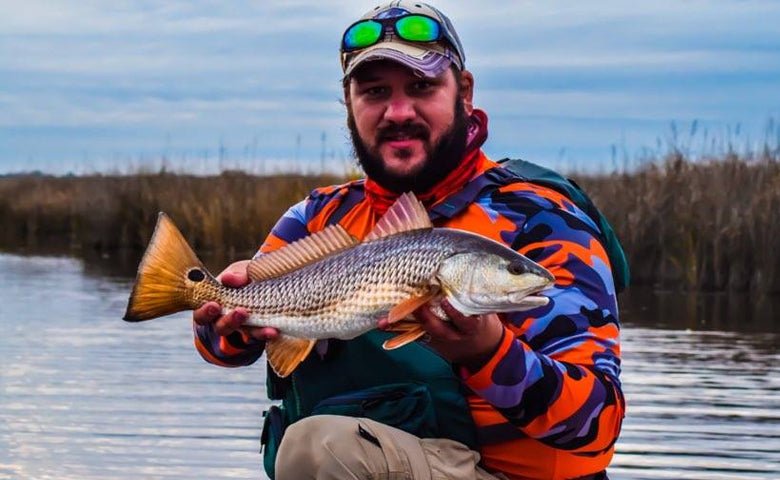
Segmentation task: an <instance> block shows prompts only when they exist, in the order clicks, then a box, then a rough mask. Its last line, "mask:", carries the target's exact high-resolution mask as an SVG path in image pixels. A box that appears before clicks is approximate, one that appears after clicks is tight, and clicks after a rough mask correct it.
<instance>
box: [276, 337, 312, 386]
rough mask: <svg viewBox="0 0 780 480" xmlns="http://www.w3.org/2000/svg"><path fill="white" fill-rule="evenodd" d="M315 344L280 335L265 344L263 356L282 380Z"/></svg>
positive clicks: (303, 339) (302, 339) (310, 341)
mask: <svg viewBox="0 0 780 480" xmlns="http://www.w3.org/2000/svg"><path fill="white" fill-rule="evenodd" d="M315 343H317V342H316V341H314V340H307V339H305V338H295V337H290V336H288V335H280V336H279V337H278V338H275V339H274V340H269V341H268V342H266V344H265V355H266V357H267V358H268V364H269V365H271V368H273V370H274V372H276V374H277V375H279V376H280V377H282V378H284V377H286V376H288V375H290V374H291V373H292V372H293V371H294V370H295V369H296V368H297V367H298V365H300V363H301V362H302V361H304V360H305V359H306V357H307V356H308V355H309V352H311V349H312V348H313V347H314V344H315Z"/></svg>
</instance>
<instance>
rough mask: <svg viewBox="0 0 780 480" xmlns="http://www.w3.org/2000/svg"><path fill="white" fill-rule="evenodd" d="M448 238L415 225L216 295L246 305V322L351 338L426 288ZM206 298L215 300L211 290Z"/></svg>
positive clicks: (230, 305) (228, 305)
mask: <svg viewBox="0 0 780 480" xmlns="http://www.w3.org/2000/svg"><path fill="white" fill-rule="evenodd" d="M450 237H451V235H447V232H446V231H441V232H438V231H437V232H433V231H410V232H404V233H400V234H396V235H393V236H391V237H387V238H383V239H380V240H375V241H371V242H367V243H362V244H359V245H357V246H356V247H355V248H352V249H350V250H347V251H344V252H340V253H338V254H335V255H332V256H330V257H328V258H325V259H323V260H321V261H319V262H316V263H313V264H310V265H307V266H305V267H303V268H300V269H298V270H295V271H292V272H290V273H288V274H285V275H283V276H281V277H276V278H271V279H268V280H264V281H261V282H255V283H252V284H250V285H248V286H247V287H245V288H242V289H240V290H236V289H229V288H224V287H223V288H219V287H218V288H219V292H218V293H217V297H218V298H219V300H218V301H219V302H220V303H221V304H222V305H223V306H224V308H225V310H231V309H234V308H235V307H243V308H246V309H247V310H248V312H249V314H250V318H249V320H248V321H247V324H248V325H258V326H268V327H275V328H278V329H280V330H282V331H285V332H288V333H289V334H291V335H293V336H300V337H306V338H328V337H333V336H335V337H337V338H353V337H354V336H356V335H358V334H360V333H362V332H364V331H366V330H369V329H371V328H373V327H374V326H375V324H376V318H377V315H378V314H379V313H381V312H387V311H388V310H389V309H390V308H392V307H393V306H394V305H397V304H398V303H400V302H401V301H403V300H405V299H407V298H409V297H412V296H418V295H422V294H424V293H425V292H427V291H429V289H430V285H431V279H432V277H433V276H434V273H435V271H436V269H437V267H438V266H439V264H440V262H441V260H442V259H443V258H446V257H447V256H448V255H449V254H450V252H452V251H453V246H454V239H453V238H450ZM334 285H337V286H338V288H333V286H334ZM206 297H208V298H209V299H214V292H212V291H209V292H208V293H204V300H206Z"/></svg>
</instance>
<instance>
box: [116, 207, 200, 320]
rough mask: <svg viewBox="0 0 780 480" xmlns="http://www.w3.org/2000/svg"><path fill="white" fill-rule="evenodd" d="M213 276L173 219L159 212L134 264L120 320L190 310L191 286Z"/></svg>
mask: <svg viewBox="0 0 780 480" xmlns="http://www.w3.org/2000/svg"><path fill="white" fill-rule="evenodd" d="M209 279H213V277H212V276H211V274H210V273H209V272H208V271H207V270H206V268H205V267H204V266H203V263H202V262H201V261H200V260H199V259H198V257H197V256H196V255H195V252H193V251H192V248H190V246H189V245H188V244H187V241H186V240H185V239H184V236H183V235H182V234H181V232H180V231H179V229H178V228H176V225H174V223H173V221H172V220H171V219H170V218H169V217H168V216H167V215H166V214H164V213H162V212H160V214H159V216H158V217H157V226H156V227H155V229H154V233H153V234H152V239H151V240H150V241H149V246H148V247H146V252H145V253H144V256H143V258H142V259H141V264H140V265H139V266H138V275H137V277H136V281H135V285H134V286H133V291H132V293H131V294H130V300H129V301H128V304H127V312H126V313H125V316H124V319H125V320H126V321H128V322H140V321H143V320H151V319H153V318H157V317H161V316H164V315H170V314H172V313H176V312H181V311H183V310H191V309H194V308H197V307H198V306H199V305H198V304H196V303H195V300H194V298H193V292H194V289H195V285H197V284H198V283H200V282H203V281H207V280H209Z"/></svg>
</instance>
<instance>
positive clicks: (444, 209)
mask: <svg viewBox="0 0 780 480" xmlns="http://www.w3.org/2000/svg"><path fill="white" fill-rule="evenodd" d="M340 55H341V65H342V68H343V72H344V77H343V88H344V102H345V105H346V109H347V124H348V126H349V130H350V133H351V138H352V142H353V145H354V151H355V154H356V157H357V159H358V161H359V163H360V165H361V167H362V168H363V170H364V172H365V174H366V177H365V178H364V179H360V180H357V181H352V182H349V183H346V184H343V185H337V186H329V187H323V188H319V189H316V190H314V191H313V192H311V194H310V195H309V196H308V197H307V198H306V199H304V200H303V201H301V202H300V203H298V204H297V205H294V206H293V207H291V208H290V209H289V210H288V212H287V213H286V214H285V215H284V216H283V217H282V218H281V219H280V220H279V221H278V222H277V224H276V225H275V227H274V228H273V230H272V232H271V233H270V234H269V236H268V238H266V240H265V242H264V243H263V244H262V247H261V248H260V251H259V252H258V255H262V254H264V253H267V252H270V251H273V250H276V249H279V248H282V247H284V246H285V245H287V244H289V243H290V242H293V241H295V240H298V239H300V238H303V237H305V236H307V235H310V234H313V233H316V232H318V231H321V230H322V229H324V228H325V227H326V226H328V225H332V224H336V223H338V224H340V225H341V226H342V227H343V228H344V229H346V230H347V231H348V232H349V233H350V234H351V235H353V236H355V237H356V238H359V239H362V238H364V237H365V236H366V235H367V234H368V233H369V232H370V231H371V229H372V228H373V226H374V225H375V224H376V222H377V221H378V219H379V218H381V217H382V215H383V214H384V213H385V212H386V211H387V209H388V208H389V207H390V206H391V205H392V203H393V202H394V201H395V199H397V198H398V197H399V195H401V194H402V193H404V192H407V191H412V192H414V193H415V194H416V196H417V198H418V199H420V200H421V201H422V202H423V204H424V205H425V207H426V210H427V211H428V214H429V216H430V218H431V220H432V222H433V224H434V225H435V226H437V227H449V228H457V229H463V230H468V231H471V232H476V233H479V234H482V235H484V236H487V237H489V238H492V239H494V240H496V241H498V242H501V243H504V244H506V245H507V246H509V247H511V248H513V249H515V250H517V251H519V252H520V253H522V254H524V255H526V256H527V257H529V258H531V259H532V260H534V261H536V262H538V263H540V264H541V265H543V266H544V267H546V268H547V269H548V270H549V271H550V272H551V273H552V274H553V275H554V276H555V285H554V287H553V288H552V289H550V290H548V291H546V292H545V295H546V296H548V297H549V299H550V301H549V303H548V304H547V305H546V306H542V307H537V308H535V309H533V310H529V311H525V312H516V313H510V314H501V315H498V314H487V315H474V316H467V315H463V314H461V313H460V312H458V311H457V310H456V309H455V308H453V307H452V306H451V305H449V304H447V303H446V302H442V303H441V305H440V306H439V307H437V306H432V305H425V306H422V307H420V308H419V309H418V310H417V311H416V312H415V316H416V318H417V319H418V320H419V321H420V322H422V325H423V328H424V329H425V331H426V332H427V335H426V336H425V340H424V341H423V342H415V343H413V344H410V345H407V346H405V347H404V348H401V349H398V350H394V351H392V352H388V351H384V350H382V348H381V345H382V341H383V340H384V339H386V338H387V334H386V333H384V332H382V331H381V329H383V328H386V327H387V321H386V320H380V321H379V323H378V327H379V328H380V329H379V330H376V331H373V332H369V333H367V334H365V335H363V336H361V337H358V338H356V339H354V340H350V341H346V342H345V341H338V340H330V341H326V342H320V343H319V344H318V346H317V348H316V352H313V353H312V354H310V355H309V356H308V358H306V360H305V361H304V362H303V363H302V364H301V365H300V366H299V367H298V368H297V369H296V370H295V372H294V373H293V374H292V375H291V376H290V377H288V378H279V377H277V376H276V375H275V374H274V373H273V371H271V370H269V373H268V375H269V376H268V394H269V397H270V398H271V399H272V400H281V401H282V407H281V409H280V408H278V407H273V408H272V409H271V410H270V411H269V412H268V413H267V416H266V425H265V428H264V432H263V438H264V443H265V465H266V470H267V472H268V473H269V475H270V476H272V477H273V476H275V477H276V478H280V479H301V478H316V479H325V478H328V479H342V478H361V479H362V478H414V479H424V478H429V479H430V478H458V479H460V478H477V479H493V478H512V479H520V478H523V479H526V478H532V479H557V478H592V479H596V478H599V479H600V478H606V467H607V465H608V464H609V462H610V460H611V458H612V454H613V450H614V444H615V441H616V439H617V436H618V433H619V431H620V426H621V421H622V418H623V412H624V400H623V395H622V392H621V388H620V382H619V380H618V377H619V371H620V367H619V365H620V360H619V355H620V349H619V341H618V331H619V324H618V312H617V302H616V293H615V285H614V281H613V275H612V270H611V268H612V267H613V263H614V262H613V261H612V260H614V257H611V256H610V255H609V254H608V252H607V251H606V250H605V245H604V243H605V242H604V238H605V237H604V235H603V233H604V232H602V231H601V224H599V223H598V222H596V221H594V217H593V216H592V215H589V214H586V213H585V212H583V210H581V209H580V208H579V207H578V204H576V203H575V202H573V201H572V200H571V199H570V198H569V197H568V196H567V195H565V194H563V193H561V192H560V191H557V190H555V189H552V188H548V187H546V186H543V185H540V184H539V183H535V182H533V181H529V179H528V178H524V177H522V176H520V175H518V174H517V172H516V171H513V170H511V169H509V168H505V167H504V166H502V164H499V163H496V162H494V161H492V160H491V159H489V158H488V157H487V156H486V155H485V153H484V152H483V151H482V149H481V146H482V144H483V143H484V142H485V141H486V139H487V136H488V133H487V132H488V120H487V115H486V114H485V113H484V112H483V111H481V110H479V109H477V108H475V107H474V105H473V93H474V85H475V82H474V77H473V75H472V74H471V73H470V72H469V71H468V70H467V69H466V68H465V54H464V51H463V47H462V45H461V42H460V39H459V38H458V35H457V34H456V32H455V29H454V27H453V25H452V23H451V22H450V20H449V19H448V18H447V17H446V16H445V15H444V14H443V13H442V12H440V11H439V10H438V9H436V8H434V7H432V6H430V5H428V4H424V3H421V2H414V1H408V0H401V1H393V2H390V3H388V4H385V5H380V6H378V7H376V8H374V9H372V10H370V11H369V12H368V13H366V14H365V15H363V16H362V17H361V18H360V19H358V20H357V21H356V22H355V23H353V24H352V25H350V26H349V27H348V28H347V29H346V31H345V33H344V35H343V40H342V45H341V51H340ZM245 270H246V262H245V261H244V262H237V263H235V264H233V265H231V266H230V267H228V268H227V269H226V270H225V271H224V272H223V273H222V274H221V276H220V279H221V281H222V282H223V283H225V284H227V285H231V286H241V285H244V284H245V283H247V281H248V280H247V275H246V271H245ZM220 312H221V307H220V306H219V305H217V304H215V303H214V302H211V303H208V304H206V305H204V306H203V307H202V308H200V309H199V310H197V311H196V312H195V314H194V320H195V332H196V346H197V348H198V350H199V351H200V352H201V354H202V355H203V357H204V358H205V359H206V360H208V361H210V362H212V363H215V364H218V365H223V366H242V365H249V364H251V363H253V362H255V361H256V360H258V359H259V358H260V356H261V354H262V352H263V348H264V343H265V341H266V340H269V339H274V338H276V336H277V335H278V334H279V332H278V331H276V330H275V329H273V328H257V327H244V326H243V323H244V322H245V321H246V319H247V312H246V311H244V310H242V309H240V308H239V309H236V310H234V311H232V312H230V313H228V314H227V315H221V314H220Z"/></svg>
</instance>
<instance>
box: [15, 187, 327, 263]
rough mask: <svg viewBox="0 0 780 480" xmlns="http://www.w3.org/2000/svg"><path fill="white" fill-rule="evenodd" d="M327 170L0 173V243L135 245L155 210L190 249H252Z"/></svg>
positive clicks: (103, 248) (79, 247)
mask: <svg viewBox="0 0 780 480" xmlns="http://www.w3.org/2000/svg"><path fill="white" fill-rule="evenodd" d="M336 181H337V179H336V178H335V177H332V176H314V175H312V176H305V175H276V176H270V177H257V176H253V175H248V174H245V173H241V172H225V173H222V174H221V175H218V176H211V177H199V176H192V175H182V174H170V173H158V174H138V175H130V176H102V175H92V176H84V177H52V176H41V175H37V176H15V177H6V178H2V179H0V225H1V226H2V229H1V230H0V248H4V249H6V250H9V249H19V248H37V249H52V250H71V251H84V250H93V251H94V250H96V251H98V252H112V251H116V250H119V249H132V250H142V249H143V248H144V247H145V245H146V243H147V242H148V241H149V238H150V237H151V234H152V231H153V229H154V225H155V221H156V217H157V213H158V212H160V211H164V212H166V213H167V214H169V215H170V216H171V217H172V218H173V220H174V221H175V222H176V224H177V225H178V226H179V228H181V230H182V232H183V233H184V235H185V236H186V237H187V239H188V240H189V242H190V243H191V244H192V246H193V247H194V248H195V249H196V251H199V252H201V251H203V252H212V253H219V254H223V255H224V254H228V256H233V255H232V252H241V253H246V252H252V251H254V250H255V249H256V248H257V246H258V243H259V242H260V241H262V239H263V238H264V237H265V235H266V234H267V233H268V232H269V231H270V229H271V227H272V226H273V224H274V222H276V220H277V219H278V218H279V217H280V216H281V215H282V214H283V213H284V211H285V210H286V209H287V208H288V207H289V206H291V205H292V204H294V203H296V202H298V201H300V200H301V199H303V198H304V197H305V196H306V194H308V193H309V191H311V189H312V188H314V187H315V186H318V185H323V184H330V183H334V182H336Z"/></svg>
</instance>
